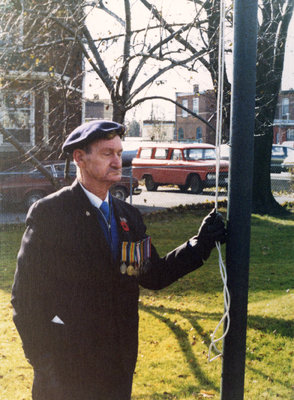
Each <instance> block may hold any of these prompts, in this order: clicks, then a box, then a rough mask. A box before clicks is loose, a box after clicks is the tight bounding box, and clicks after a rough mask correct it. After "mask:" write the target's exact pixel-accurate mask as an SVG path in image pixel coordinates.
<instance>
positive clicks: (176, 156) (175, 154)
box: [171, 149, 183, 160]
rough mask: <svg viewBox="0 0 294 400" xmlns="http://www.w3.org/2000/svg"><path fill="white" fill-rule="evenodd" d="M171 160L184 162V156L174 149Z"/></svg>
mask: <svg viewBox="0 0 294 400" xmlns="http://www.w3.org/2000/svg"><path fill="white" fill-rule="evenodd" d="M171 159H172V160H182V159H183V156H182V152H181V150H179V149H174V150H173V152H172V155H171Z"/></svg>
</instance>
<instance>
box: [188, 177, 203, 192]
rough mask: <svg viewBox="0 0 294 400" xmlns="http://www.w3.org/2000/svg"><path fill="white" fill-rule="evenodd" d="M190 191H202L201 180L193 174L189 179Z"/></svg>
mask: <svg viewBox="0 0 294 400" xmlns="http://www.w3.org/2000/svg"><path fill="white" fill-rule="evenodd" d="M190 187H191V192H192V193H195V194H198V193H201V192H202V182H201V179H200V178H199V176H198V175H193V176H192V177H191V180H190Z"/></svg>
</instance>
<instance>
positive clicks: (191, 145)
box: [140, 142, 215, 149]
mask: <svg viewBox="0 0 294 400" xmlns="http://www.w3.org/2000/svg"><path fill="white" fill-rule="evenodd" d="M154 147H158V148H167V147H168V148H170V149H191V148H199V149H204V148H205V149H214V148H215V146H214V145H212V144H209V143H168V142H166V143H164V142H161V143H149V144H144V143H142V144H140V148H154Z"/></svg>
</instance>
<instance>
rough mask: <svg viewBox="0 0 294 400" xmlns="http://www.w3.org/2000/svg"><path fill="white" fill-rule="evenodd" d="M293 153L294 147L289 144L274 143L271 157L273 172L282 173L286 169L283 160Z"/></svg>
mask: <svg viewBox="0 0 294 400" xmlns="http://www.w3.org/2000/svg"><path fill="white" fill-rule="evenodd" d="M291 153H294V149H293V148H291V147H288V146H282V145H279V144H273V145H272V157H271V173H277V174H279V173H281V172H283V171H285V168H284V166H283V161H284V160H285V158H287V157H288V156H289V155H290V154H291Z"/></svg>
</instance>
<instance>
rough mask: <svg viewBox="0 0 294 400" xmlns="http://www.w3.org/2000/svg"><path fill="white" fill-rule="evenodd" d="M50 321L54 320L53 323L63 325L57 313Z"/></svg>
mask: <svg viewBox="0 0 294 400" xmlns="http://www.w3.org/2000/svg"><path fill="white" fill-rule="evenodd" d="M51 322H54V324H61V325H64V322H63V321H62V320H61V319H60V318H59V317H58V315H55V317H54V318H53V319H51Z"/></svg>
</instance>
